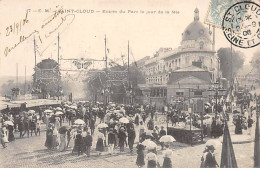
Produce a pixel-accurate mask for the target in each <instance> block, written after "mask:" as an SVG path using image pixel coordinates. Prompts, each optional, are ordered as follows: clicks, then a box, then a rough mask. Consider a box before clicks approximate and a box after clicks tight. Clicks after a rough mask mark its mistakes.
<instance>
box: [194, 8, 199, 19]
mask: <svg viewBox="0 0 260 171" xmlns="http://www.w3.org/2000/svg"><path fill="white" fill-rule="evenodd" d="M199 20H200V17H199V9H198V8H195V10H194V21H199Z"/></svg>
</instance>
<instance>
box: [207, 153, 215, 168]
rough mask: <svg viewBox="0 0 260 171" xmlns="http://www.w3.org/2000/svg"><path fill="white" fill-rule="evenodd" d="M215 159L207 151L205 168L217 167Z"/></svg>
mask: <svg viewBox="0 0 260 171" xmlns="http://www.w3.org/2000/svg"><path fill="white" fill-rule="evenodd" d="M217 165H218V164H217V161H216V159H215V156H214V155H213V154H212V153H210V152H208V154H207V155H206V160H205V167H206V168H216V167H217Z"/></svg>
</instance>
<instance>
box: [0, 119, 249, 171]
mask: <svg viewBox="0 0 260 171" xmlns="http://www.w3.org/2000/svg"><path fill="white" fill-rule="evenodd" d="M229 123H230V133H231V138H232V137H233V138H234V139H235V135H234V133H233V132H234V131H233V130H234V126H233V125H232V124H231V122H229ZM136 130H138V127H137V128H136ZM137 132H138V131H137ZM17 136H18V134H16V137H17ZM137 136H138V134H137ZM243 136H244V137H245V138H247V137H246V135H240V138H239V139H241V140H242V139H243ZM253 137H254V134H253V133H252V140H253ZM45 138H46V133H45V132H44V131H43V132H42V133H41V136H34V135H33V136H32V137H30V138H23V139H19V138H17V139H16V141H15V142H11V143H8V147H7V148H6V149H3V148H2V147H1V149H0V156H1V157H0V167H4V168H13V167H15V168H25V167H29V168H46V167H51V168H65V167H70V168H81V167H83V168H84V167H90V168H136V167H137V166H136V164H135V162H136V150H135V151H134V154H133V155H131V154H130V152H129V149H128V148H126V150H125V152H124V153H120V152H119V149H118V148H117V149H116V150H115V154H114V155H112V156H111V155H109V154H108V152H107V150H105V152H103V153H102V154H101V155H100V156H99V155H98V153H97V152H96V151H95V145H96V139H95V137H94V139H93V146H92V150H91V157H87V156H86V155H80V156H78V155H77V154H76V153H74V154H72V152H71V151H72V149H71V148H69V149H68V150H67V151H65V152H59V151H58V150H48V149H46V147H45V146H44V143H45ZM221 139H222V137H220V140H221ZM136 140H137V138H136ZM206 140H207V139H206ZM72 145H73V144H71V145H70V146H72ZM135 146H136V144H135V145H134V148H135ZM233 147H234V151H235V155H236V159H237V163H238V167H243V168H245V167H249V168H252V167H253V156H254V142H253V141H249V142H247V141H241V142H235V143H234V144H233ZM171 148H172V149H173V151H174V152H173V157H172V161H173V167H175V168H198V167H199V166H200V159H201V155H202V151H203V150H204V148H205V145H204V144H199V145H194V146H190V145H187V144H183V143H178V142H173V143H172V146H171ZM157 149H158V160H159V163H160V164H161V165H162V162H163V158H162V151H161V149H160V147H158V148H157ZM220 156H221V146H220V147H217V149H216V159H217V162H218V163H219V164H220ZM145 167H146V166H145Z"/></svg>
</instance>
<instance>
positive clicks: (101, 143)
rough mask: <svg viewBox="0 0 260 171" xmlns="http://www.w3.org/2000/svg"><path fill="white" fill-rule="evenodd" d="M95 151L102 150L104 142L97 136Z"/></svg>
mask: <svg viewBox="0 0 260 171" xmlns="http://www.w3.org/2000/svg"><path fill="white" fill-rule="evenodd" d="M96 151H100V152H103V151H104V142H103V139H102V138H99V139H98V140H97V145H96Z"/></svg>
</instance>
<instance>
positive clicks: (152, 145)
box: [142, 140, 157, 149]
mask: <svg viewBox="0 0 260 171" xmlns="http://www.w3.org/2000/svg"><path fill="white" fill-rule="evenodd" d="M142 144H143V145H144V146H145V147H146V148H147V149H155V148H157V145H156V144H155V143H154V142H153V141H151V140H145V141H143V142H142Z"/></svg>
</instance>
